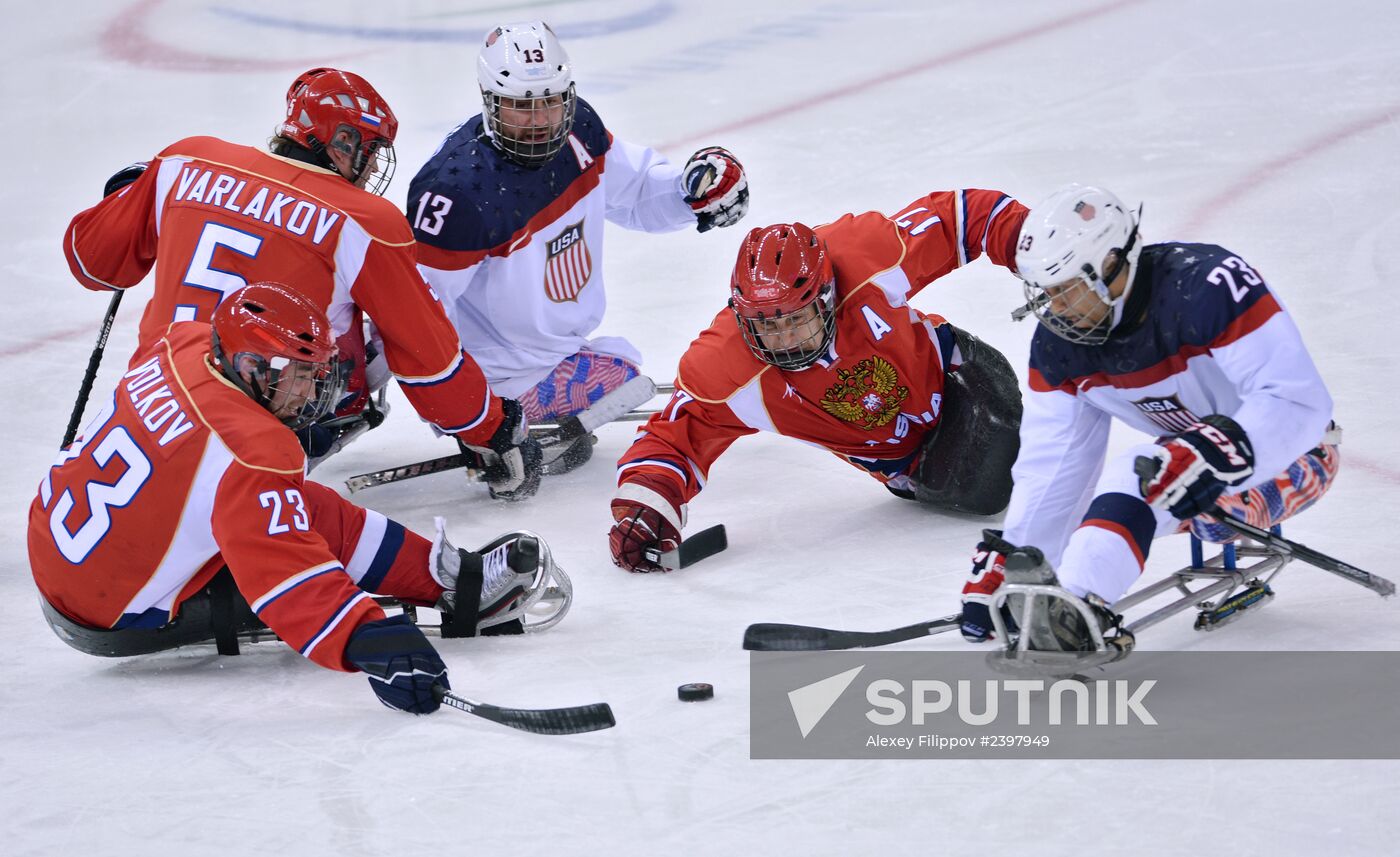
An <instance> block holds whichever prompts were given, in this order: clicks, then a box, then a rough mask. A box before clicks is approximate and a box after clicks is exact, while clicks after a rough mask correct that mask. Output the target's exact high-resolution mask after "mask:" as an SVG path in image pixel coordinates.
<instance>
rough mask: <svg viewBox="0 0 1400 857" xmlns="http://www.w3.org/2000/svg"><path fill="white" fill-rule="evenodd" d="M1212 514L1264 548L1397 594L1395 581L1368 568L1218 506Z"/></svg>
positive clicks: (1370, 587) (1387, 592) (1382, 592)
mask: <svg viewBox="0 0 1400 857" xmlns="http://www.w3.org/2000/svg"><path fill="white" fill-rule="evenodd" d="M1210 516H1211V517H1212V518H1214V519H1216V520H1217V521H1219V522H1220V523H1222V524H1224V525H1225V526H1227V527H1229V528H1230V529H1232V530H1234V531H1235V532H1237V533H1239V534H1240V535H1242V536H1245V537H1246V538H1249V539H1253V540H1254V541H1256V542H1258V543H1259V544H1261V545H1264V546H1265V547H1267V548H1269V549H1271V550H1276V551H1278V552H1279V553H1282V554H1286V555H1289V556H1292V557H1295V558H1297V559H1301V560H1302V561H1303V562H1305V563H1307V564H1308V565H1311V566H1314V567H1316V568H1320V569H1322V570H1323V571H1330V572H1332V573H1333V574H1335V575H1337V576H1339V577H1344V578H1346V579H1347V580H1350V581H1351V582H1352V583H1358V584H1360V585H1362V586H1364V587H1366V588H1367V589H1369V590H1371V591H1372V592H1376V593H1378V594H1379V595H1380V596H1381V597H1382V598H1384V597H1386V596H1388V595H1394V594H1395V584H1394V583H1392V582H1391V581H1389V580H1387V579H1386V578H1384V577H1381V576H1380V575H1378V574H1372V573H1371V572H1369V571H1363V570H1361V569H1359V568H1357V567H1356V566H1354V565H1350V564H1348V563H1345V562H1342V561H1341V560H1339V559H1333V558H1332V557H1330V556H1328V555H1327V554H1325V553H1322V552H1320V551H1315V550H1313V549H1312V548H1310V547H1308V546H1307V545H1303V544H1299V543H1298V542H1295V541H1292V540H1290V539H1285V538H1284V537H1283V536H1276V535H1274V534H1273V533H1271V532H1269V531H1268V530H1261V529H1259V528H1258V527H1256V526H1253V525H1252V524H1247V523H1245V522H1244V521H1241V520H1239V519H1237V518H1235V517H1233V516H1232V515H1229V514H1227V513H1226V512H1225V510H1224V509H1221V508H1220V507H1219V506H1211V507H1210Z"/></svg>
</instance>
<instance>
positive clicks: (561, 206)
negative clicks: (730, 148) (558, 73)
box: [408, 99, 696, 398]
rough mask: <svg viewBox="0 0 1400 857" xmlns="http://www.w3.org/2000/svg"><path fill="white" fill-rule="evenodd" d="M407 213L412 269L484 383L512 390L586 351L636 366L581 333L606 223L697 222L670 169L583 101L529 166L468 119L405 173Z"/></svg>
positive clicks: (594, 324)
mask: <svg viewBox="0 0 1400 857" xmlns="http://www.w3.org/2000/svg"><path fill="white" fill-rule="evenodd" d="M408 213H409V216H410V219H411V220H412V221H413V232H414V237H415V238H416V239H417V241H418V247H419V252H418V262H419V270H420V271H421V272H422V273H423V276H424V278H426V279H427V281H428V283H429V284H430V285H431V286H432V287H433V290H434V291H435V292H436V293H437V295H438V296H439V297H440V298H441V299H442V302H443V305H444V307H446V309H447V313H448V316H449V317H450V318H451V319H452V322H453V324H454V325H455V326H456V328H457V332H458V335H459V336H461V338H462V344H463V345H464V346H465V348H466V350H467V352H468V353H469V354H471V355H472V357H474V358H475V359H476V361H477V363H478V364H480V366H481V369H482V371H483V372H484V373H485V374H486V378H487V380H488V381H490V383H491V386H492V388H493V389H494V390H495V392H496V393H497V394H499V395H502V396H507V397H512V398H513V397H517V396H519V395H521V394H522V393H524V392H525V391H527V390H529V389H530V388H531V387H533V386H534V385H535V384H537V383H539V382H540V381H541V380H542V379H543V378H544V377H545V376H546V375H547V374H548V373H549V372H550V370H552V369H553V368H554V367H555V366H557V365H558V364H559V362H560V361H562V360H563V359H565V358H566V357H569V356H570V355H572V354H575V353H577V352H578V351H579V350H581V349H584V348H587V349H590V350H594V351H600V352H604V353H608V354H614V355H617V356H619V357H623V358H626V359H628V360H630V361H632V362H634V363H640V362H641V355H640V354H639V353H638V352H637V350H636V348H634V347H633V346H632V344H631V343H629V342H628V341H627V340H625V339H622V338H620V337H600V338H597V339H590V338H589V337H590V336H591V334H592V333H593V331H594V330H596V329H597V328H598V325H599V324H600V323H601V322H602V319H603V313H604V311H605V310H606V308H607V295H606V292H605V289H604V284H603V221H604V220H605V219H606V220H610V221H612V222H613V223H616V224H619V225H621V226H624V227H626V228H628V229H636V230H644V231H647V232H671V231H675V230H677V229H681V228H683V227H686V226H693V225H695V222H696V217H695V213H694V211H693V210H692V209H691V208H690V206H689V204H687V203H686V202H685V200H684V198H683V191H682V189H681V182H680V168H679V167H677V166H674V165H672V164H670V163H669V162H668V161H667V160H666V159H665V158H664V157H662V155H661V154H660V153H658V152H656V151H654V150H652V149H649V148H644V147H641V146H635V145H631V144H629V143H625V142H623V141H621V140H615V139H613V138H612V135H610V134H609V133H608V131H607V129H606V128H604V127H603V123H602V121H601V120H599V118H598V116H597V114H596V113H594V112H593V109H592V108H591V107H590V106H589V105H588V103H587V102H585V101H583V100H582V99H579V100H578V104H577V108H576V112H575V121H574V127H573V132H572V133H571V134H570V135H569V139H568V143H567V144H566V145H565V146H564V148H563V149H562V150H561V151H560V152H559V154H558V155H556V156H555V158H554V159H553V160H552V161H550V162H549V163H548V164H546V165H545V166H543V167H540V168H538V169H528V168H525V167H522V166H519V165H518V164H515V163H514V162H512V161H510V160H509V159H507V158H506V157H505V156H504V155H502V154H501V153H500V152H499V151H498V150H497V149H496V148H495V147H494V146H492V145H491V143H490V142H489V141H487V139H486V138H485V136H484V134H483V130H482V117H480V116H477V117H475V118H473V119H471V120H469V121H468V122H466V123H465V124H463V125H462V126H460V127H459V128H457V130H455V131H453V132H452V133H451V134H450V135H449V136H448V137H447V139H446V140H445V141H444V142H443V144H442V146H441V147H440V148H439V149H438V151H437V152H436V153H435V154H434V155H433V157H432V158H431V159H430V160H429V161H428V163H427V164H426V165H424V167H423V168H422V169H421V170H419V172H418V175H417V176H416V177H414V180H413V184H412V186H411V187H410V189H409V199H408Z"/></svg>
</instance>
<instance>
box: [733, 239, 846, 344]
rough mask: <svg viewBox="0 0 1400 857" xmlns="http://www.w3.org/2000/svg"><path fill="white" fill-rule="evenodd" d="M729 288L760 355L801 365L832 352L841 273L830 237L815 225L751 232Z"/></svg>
mask: <svg viewBox="0 0 1400 857" xmlns="http://www.w3.org/2000/svg"><path fill="white" fill-rule="evenodd" d="M729 289H730V298H729V308H730V309H732V310H733V311H734V317H735V318H736V319H737V320H738V322H739V330H740V331H741V332H742V333H743V335H744V341H745V342H746V343H748V346H749V350H750V351H752V352H753V353H754V356H756V357H757V358H758V359H759V360H762V361H763V362H765V363H770V364H772V365H774V366H777V367H778V368H779V369H791V370H798V369H806V368H807V367H808V366H811V365H812V364H813V363H815V362H817V359H818V358H820V357H821V356H822V355H823V354H825V353H826V351H827V348H828V346H829V345H830V344H831V337H832V335H833V334H834V333H835V331H836V275H835V273H834V272H833V270H832V267H831V257H830V256H829V255H828V254H827V251H826V242H825V241H823V240H822V239H821V237H820V236H818V235H817V233H815V232H813V231H812V229H811V228H810V227H808V226H804V225H803V224H801V223H778V224H774V225H773V226H765V227H760V228H757V229H754V230H752V231H751V232H749V234H748V235H747V236H745V238H744V243H743V244H741V245H740V246H739V259H738V261H737V262H736V263H735V265H734V276H733V277H732V278H731V280H730V283H729Z"/></svg>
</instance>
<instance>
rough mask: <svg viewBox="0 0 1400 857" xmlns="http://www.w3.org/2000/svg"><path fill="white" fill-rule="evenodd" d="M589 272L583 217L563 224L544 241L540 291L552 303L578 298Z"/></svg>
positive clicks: (590, 262)
mask: <svg viewBox="0 0 1400 857" xmlns="http://www.w3.org/2000/svg"><path fill="white" fill-rule="evenodd" d="M592 273H593V258H592V257H591V256H590V255H589V254H588V244H587V243H585V242H584V240H583V221H582V220H580V221H579V222H578V223H575V224H573V225H572V226H566V227H564V229H563V231H562V232H560V233H559V234H558V235H556V236H554V237H553V238H551V239H549V241H548V242H547V243H546V244H545V260H544V291H545V294H546V295H548V296H549V299H550V300H552V301H554V302H555V303H565V302H567V301H576V300H578V293H579V292H581V291H583V287H584V286H585V285H587V284H588V277H589V275H590V274H592Z"/></svg>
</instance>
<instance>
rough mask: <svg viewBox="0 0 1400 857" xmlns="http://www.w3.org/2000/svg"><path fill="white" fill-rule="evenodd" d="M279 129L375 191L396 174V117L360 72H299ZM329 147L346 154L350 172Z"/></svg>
mask: <svg viewBox="0 0 1400 857" xmlns="http://www.w3.org/2000/svg"><path fill="white" fill-rule="evenodd" d="M278 133H279V134H280V135H281V136H283V137H286V138H288V139H290V140H292V141H294V142H295V143H297V144H298V145H300V146H303V147H305V148H307V149H309V150H311V151H312V152H315V153H316V154H317V155H319V156H320V157H321V158H322V159H323V160H324V161H328V162H329V163H330V165H331V166H332V168H334V169H336V170H337V171H339V172H340V173H341V175H342V176H345V178H346V179H347V180H348V181H350V182H351V183H352V184H354V185H356V186H357V187H362V188H364V189H365V190H367V191H369V192H370V193H373V194H375V195H377V196H383V194H384V192H385V191H386V190H387V189H388V187H389V182H390V181H391V180H392V179H393V176H394V166H395V157H394V137H395V136H396V135H397V133H398V119H397V117H395V116H394V113H393V111H392V110H390V109H389V105H388V104H386V103H385V102H384V99H383V98H381V97H380V95H379V93H378V92H376V91H375V89H374V87H372V86H370V85H369V82H368V81H366V80H365V79H364V78H362V77H360V76H359V75H356V74H352V73H350V72H343V71H337V70H335V69H324V68H318V69H311V70H310V71H308V72H305V73H304V74H302V75H300V76H299V77H298V78H297V79H296V80H295V81H293V83H292V86H291V88H289V89H288V90H287V118H286V120H285V121H284V122H283V123H282V126H281V127H280V128H279V129H278ZM328 148H329V149H332V150H334V151H338V152H340V153H341V154H342V155H343V156H344V158H345V161H346V163H347V166H348V167H349V175H346V174H345V171H344V169H342V168H340V167H339V166H337V165H336V164H335V162H334V161H333V160H332V159H331V158H330V152H329V151H327V150H328Z"/></svg>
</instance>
